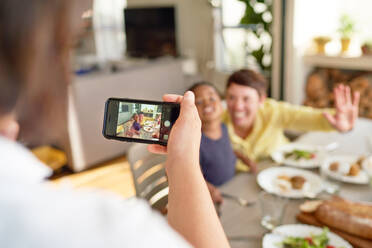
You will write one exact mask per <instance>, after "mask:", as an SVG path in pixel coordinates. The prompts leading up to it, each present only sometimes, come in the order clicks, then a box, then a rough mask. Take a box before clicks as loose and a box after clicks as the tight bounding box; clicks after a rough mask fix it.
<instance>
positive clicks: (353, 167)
mask: <svg viewBox="0 0 372 248" xmlns="http://www.w3.org/2000/svg"><path fill="white" fill-rule="evenodd" d="M359 172H360V165H359V164H357V163H355V164H352V165H351V166H350V170H349V173H348V174H347V175H348V176H351V177H355V176H357V175H358V174H359Z"/></svg>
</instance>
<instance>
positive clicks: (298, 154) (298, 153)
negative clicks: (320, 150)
mask: <svg viewBox="0 0 372 248" xmlns="http://www.w3.org/2000/svg"><path fill="white" fill-rule="evenodd" d="M284 157H285V158H286V159H288V158H290V159H294V160H300V159H301V158H304V159H308V160H309V159H313V158H315V157H316V155H315V153H314V152H309V151H305V150H293V151H291V152H286V153H284Z"/></svg>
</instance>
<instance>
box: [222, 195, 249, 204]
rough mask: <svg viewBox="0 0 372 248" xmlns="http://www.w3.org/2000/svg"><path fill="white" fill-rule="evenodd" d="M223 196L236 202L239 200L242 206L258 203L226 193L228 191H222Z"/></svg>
mask: <svg viewBox="0 0 372 248" xmlns="http://www.w3.org/2000/svg"><path fill="white" fill-rule="evenodd" d="M222 196H223V197H224V198H226V199H231V200H234V201H235V202H237V203H238V204H239V205H240V206H242V207H249V206H251V205H254V204H255V203H256V201H248V200H246V199H243V198H241V197H238V196H235V195H230V194H226V193H222Z"/></svg>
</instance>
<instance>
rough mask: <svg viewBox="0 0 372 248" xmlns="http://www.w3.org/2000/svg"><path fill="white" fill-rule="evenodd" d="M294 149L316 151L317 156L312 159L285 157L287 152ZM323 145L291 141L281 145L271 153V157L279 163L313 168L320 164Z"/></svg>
mask: <svg viewBox="0 0 372 248" xmlns="http://www.w3.org/2000/svg"><path fill="white" fill-rule="evenodd" d="M293 150H305V151H309V152H314V153H315V155H316V157H315V158H312V159H303V158H302V159H299V160H294V159H290V158H285V157H284V154H285V153H287V152H291V151H293ZM322 151H323V147H320V146H314V145H307V144H300V143H290V144H287V145H284V146H282V147H280V148H279V149H278V150H276V151H275V152H273V153H272V154H271V158H272V159H273V160H274V161H275V162H276V163H279V164H284V165H289V166H293V167H297V168H303V169H312V168H317V167H319V166H320V164H321V161H322V158H323V155H322Z"/></svg>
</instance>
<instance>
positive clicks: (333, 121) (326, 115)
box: [323, 112, 336, 127]
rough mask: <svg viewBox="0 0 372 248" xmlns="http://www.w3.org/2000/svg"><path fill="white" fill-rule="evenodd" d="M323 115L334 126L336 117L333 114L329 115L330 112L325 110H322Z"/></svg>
mask: <svg viewBox="0 0 372 248" xmlns="http://www.w3.org/2000/svg"><path fill="white" fill-rule="evenodd" d="M323 116H324V117H325V118H326V119H327V121H328V122H329V124H331V125H332V126H334V127H335V126H336V119H335V117H334V116H333V115H331V114H330V113H327V112H323Z"/></svg>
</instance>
